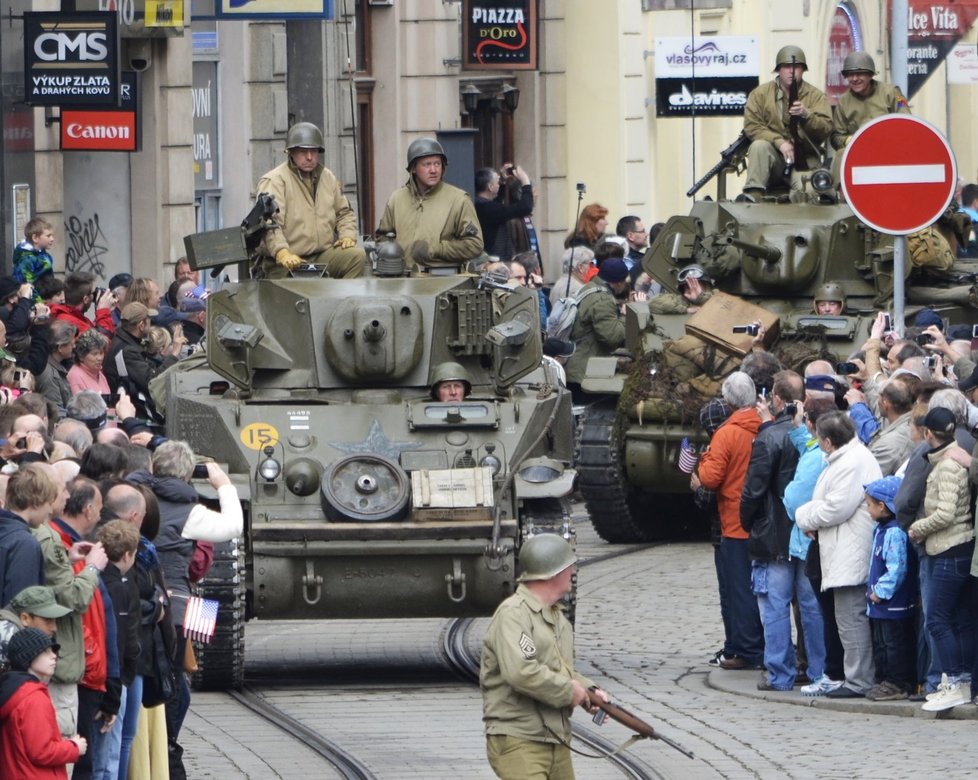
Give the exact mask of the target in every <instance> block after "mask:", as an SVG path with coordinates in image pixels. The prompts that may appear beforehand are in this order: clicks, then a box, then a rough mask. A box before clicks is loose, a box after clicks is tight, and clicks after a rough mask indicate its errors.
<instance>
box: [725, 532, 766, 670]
mask: <svg viewBox="0 0 978 780" xmlns="http://www.w3.org/2000/svg"><path fill="white" fill-rule="evenodd" d="M719 550H720V557H721V558H722V559H723V576H724V580H725V581H726V585H727V595H728V596H729V599H728V604H729V608H730V611H729V614H730V650H731V654H732V655H734V656H740V657H741V658H743V659H744V660H745V661H747V663H749V664H751V665H753V666H760V665H761V664H762V663H763V661H764V630H763V628H762V627H761V616H760V613H759V612H758V610H757V599H756V598H754V594H753V593H751V585H750V553H749V552H748V550H747V540H746V539H731V538H729V537H726V536H725V537H723V539H721V540H720V547H719Z"/></svg>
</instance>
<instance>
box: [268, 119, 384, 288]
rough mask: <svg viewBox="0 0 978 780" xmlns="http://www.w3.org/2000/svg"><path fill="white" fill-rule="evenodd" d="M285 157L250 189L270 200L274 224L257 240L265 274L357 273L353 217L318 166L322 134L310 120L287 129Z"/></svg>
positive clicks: (361, 258)
mask: <svg viewBox="0 0 978 780" xmlns="http://www.w3.org/2000/svg"><path fill="white" fill-rule="evenodd" d="M285 151H286V153H287V154H288V155H289V159H288V160H286V161H285V162H284V163H282V164H281V165H279V166H278V167H276V168H273V169H272V170H270V171H269V172H268V173H266V174H265V175H264V176H262V178H261V180H260V181H259V182H258V186H257V187H256V188H255V189H256V192H259V193H261V192H267V193H268V194H269V195H272V196H273V197H274V198H275V203H276V204H277V205H278V212H276V214H275V216H274V217H273V218H272V219H273V221H274V223H275V227H273V228H271V229H270V230H268V231H267V232H266V233H265V236H264V238H263V240H262V250H263V255H264V256H263V257H262V259H261V268H260V271H261V272H262V273H263V275H264V276H265V278H269V279H275V278H282V277H285V276H287V275H288V272H289V271H293V270H295V269H296V268H298V267H299V266H301V265H315V266H318V267H320V268H325V269H326V271H327V272H328V273H329V275H330V276H332V277H337V278H349V277H357V276H363V264H364V262H365V261H366V253H365V252H364V250H363V247H359V246H357V219H356V216H355V215H354V213H353V209H352V208H350V202H349V201H348V200H347V199H346V196H345V195H344V194H343V191H342V189H341V187H340V183H339V181H337V179H336V176H334V175H333V172H332V171H331V170H329V168H326V167H324V166H323V165H322V163H321V162H320V155H322V153H323V152H324V151H326V149H325V147H324V146H323V133H322V131H321V130H320V129H319V128H318V127H316V125H314V124H312V122H299V123H298V124H295V125H292V127H291V128H289V134H288V137H287V138H286V142H285Z"/></svg>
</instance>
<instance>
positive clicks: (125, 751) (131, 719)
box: [118, 674, 143, 780]
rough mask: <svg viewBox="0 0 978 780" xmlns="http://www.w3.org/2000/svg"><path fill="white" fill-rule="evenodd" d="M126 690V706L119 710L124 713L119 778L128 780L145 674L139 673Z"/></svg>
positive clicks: (119, 779)
mask: <svg viewBox="0 0 978 780" xmlns="http://www.w3.org/2000/svg"><path fill="white" fill-rule="evenodd" d="M126 690H127V691H128V694H127V698H126V702H125V708H124V709H120V710H119V712H120V713H122V744H121V745H120V747H119V775H118V780H126V775H127V774H128V772H129V754H130V753H131V752H132V741H133V740H134V739H135V738H136V726H137V725H138V724H139V709H140V707H142V704H143V676H142V675H141V674H137V675H136V676H135V677H134V678H133V681H132V682H131V683H130V684H129V687H128V688H127V689H126Z"/></svg>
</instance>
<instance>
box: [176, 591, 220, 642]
mask: <svg viewBox="0 0 978 780" xmlns="http://www.w3.org/2000/svg"><path fill="white" fill-rule="evenodd" d="M216 628H217V602H216V601H211V600H210V599H202V598H200V597H199V596H191V597H190V598H189V599H187V612H186V614H185V615H184V616H183V635H184V636H185V637H189V638H190V639H194V640H196V641H198V642H205V643H206V642H210V641H211V639H213V638H214V630H215V629H216Z"/></svg>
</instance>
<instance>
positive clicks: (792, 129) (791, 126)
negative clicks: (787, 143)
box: [784, 54, 801, 181]
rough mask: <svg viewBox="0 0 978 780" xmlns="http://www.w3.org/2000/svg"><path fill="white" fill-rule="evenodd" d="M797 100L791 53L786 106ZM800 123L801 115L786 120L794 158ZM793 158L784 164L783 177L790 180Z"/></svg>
mask: <svg viewBox="0 0 978 780" xmlns="http://www.w3.org/2000/svg"><path fill="white" fill-rule="evenodd" d="M797 102H798V79H796V78H795V55H794V54H792V55H791V83H790V84H789V85H788V108H789V109H790V108H791V107H792V106H793V105H794V104H795V103H797ZM800 124H801V117H798V116H792V117H791V118H790V119H789V120H788V132H789V133H790V134H791V145H792V146H793V147H794V150H795V151H794V154H795V158H797V156H798V144H799V143H800V142H801V138H800V137H799V136H798V126H799V125H800ZM795 158H792V161H791V162H789V163H787V164H785V166H784V178H786V179H788V180H789V181H790V180H791V168H792V166H793V165H794V160H795Z"/></svg>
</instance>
